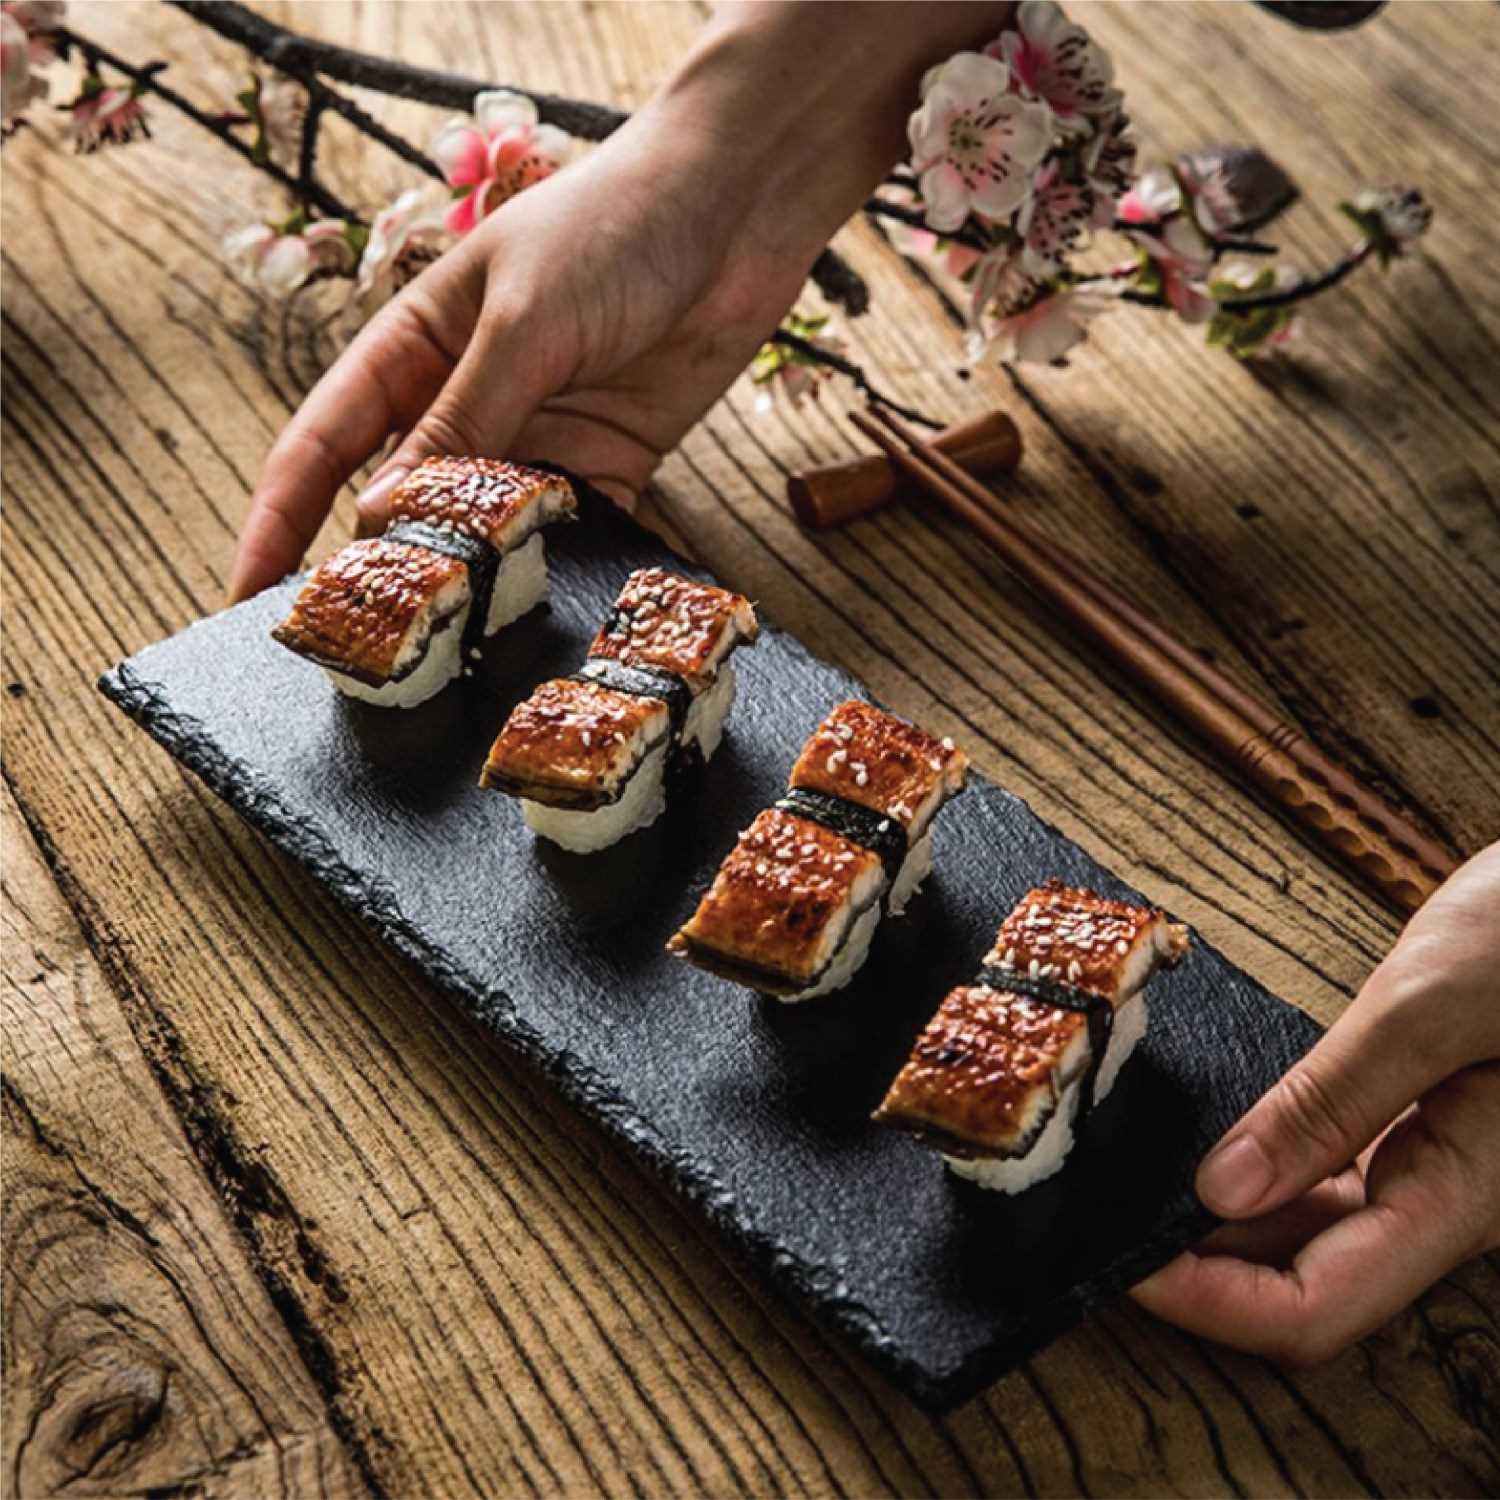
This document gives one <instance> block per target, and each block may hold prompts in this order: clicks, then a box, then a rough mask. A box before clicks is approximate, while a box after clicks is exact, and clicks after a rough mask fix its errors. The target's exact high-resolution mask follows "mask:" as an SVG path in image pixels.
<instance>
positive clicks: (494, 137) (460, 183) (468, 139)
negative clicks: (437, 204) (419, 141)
mask: <svg viewBox="0 0 1500 1500" xmlns="http://www.w3.org/2000/svg"><path fill="white" fill-rule="evenodd" d="M572 144H573V142H572V138H571V137H570V136H569V135H568V134H567V133H566V132H565V131H561V130H559V129H557V127H556V126H554V125H543V124H541V123H539V121H538V116H537V107H536V105H535V103H534V102H533V101H532V100H530V99H528V98H527V97H526V96H525V95H524V94H518V93H515V92H514V91H513V90H511V89H489V90H486V91H485V92H484V93H481V94H478V95H476V96H475V99H474V116H473V118H472V119H464V118H463V117H461V116H459V117H456V118H454V119H452V120H450V121H449V122H448V123H447V124H446V125H445V126H443V128H442V129H441V130H440V131H439V132H438V133H437V135H436V137H435V138H434V139H433V142H432V146H431V152H432V157H433V160H434V161H436V162H437V164H438V166H439V167H441V168H442V172H443V176H444V177H445V178H446V179H447V181H448V185H449V187H452V188H460V189H467V191H466V192H465V193H464V195H463V196H462V197H461V198H460V199H459V200H458V201H457V202H456V203H454V204H453V206H452V207H451V208H450V209H449V210H448V216H447V224H448V228H449V229H450V230H452V232H453V233H454V234H467V233H468V232H469V231H470V230H471V229H472V228H473V227H474V226H475V225H476V224H477V223H478V222H479V221H480V220H481V219H482V218H484V216H485V215H486V214H488V213H491V212H493V211H494V210H495V209H497V208H499V206H500V205H501V204H502V203H504V202H505V201H506V200H507V199H510V198H514V197H515V195H516V194H517V193H519V192H521V191H523V190H524V189H525V188H529V187H531V186H532V185H533V184H535V183H538V182H541V181H542V180H543V178H546V177H550V176H551V175H552V174H553V173H554V172H555V171H557V169H558V168H559V167H561V166H562V165H563V164H564V163H565V162H566V161H567V160H568V156H569V154H570V152H571V150H572Z"/></svg>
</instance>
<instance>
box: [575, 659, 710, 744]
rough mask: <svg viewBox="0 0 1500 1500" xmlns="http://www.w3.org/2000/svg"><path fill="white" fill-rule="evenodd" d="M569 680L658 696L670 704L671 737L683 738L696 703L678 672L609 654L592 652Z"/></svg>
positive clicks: (645, 695)
mask: <svg viewBox="0 0 1500 1500" xmlns="http://www.w3.org/2000/svg"><path fill="white" fill-rule="evenodd" d="M570 681H573V682H594V683H598V685H599V686H600V687H607V688H611V689H613V690H614V691H615V692H617V693H628V694H630V696H631V697H632V698H658V699H660V700H661V701H662V702H663V703H665V704H666V705H667V713H668V714H669V715H670V717H671V724H672V738H673V739H674V740H677V739H681V737H682V726H683V724H684V723H686V722H687V715H688V709H690V708H691V707H692V706H693V690H692V688H690V687H689V686H688V685H687V683H686V682H684V681H683V679H682V678H681V677H679V676H678V675H677V674H676V673H675V672H669V671H667V670H666V669H665V668H664V667H646V666H627V665H626V664H625V663H624V662H622V661H616V660H614V658H613V657H609V656H593V657H590V658H589V660H588V661H586V662H585V663H584V664H583V669H582V671H578V672H574V673H573V674H572V677H571V678H570Z"/></svg>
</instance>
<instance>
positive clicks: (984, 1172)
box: [943, 994, 1147, 1194]
mask: <svg viewBox="0 0 1500 1500" xmlns="http://www.w3.org/2000/svg"><path fill="white" fill-rule="evenodd" d="M1146 1021H1147V1016H1146V997H1145V996H1144V995H1142V994H1137V995H1135V996H1133V997H1132V998H1131V999H1129V1000H1127V1001H1126V1002H1125V1004H1124V1005H1122V1006H1121V1007H1120V1008H1119V1009H1118V1010H1117V1011H1116V1012H1115V1022H1114V1027H1113V1029H1112V1030H1111V1031H1110V1036H1109V1046H1108V1048H1107V1049H1106V1050H1105V1053H1104V1062H1103V1063H1102V1064H1101V1066H1100V1068H1099V1077H1098V1078H1097V1079H1096V1080H1095V1083H1094V1102H1095V1103H1096V1104H1098V1103H1101V1102H1102V1101H1103V1100H1104V1098H1105V1096H1106V1095H1107V1094H1108V1093H1109V1091H1110V1090H1111V1089H1112V1088H1113V1087H1114V1086H1115V1080H1116V1079H1117V1078H1119V1076H1120V1069H1121V1068H1123V1067H1124V1066H1125V1063H1126V1061H1127V1060H1128V1059H1129V1057H1130V1054H1131V1053H1132V1052H1134V1051H1135V1049H1136V1047H1137V1046H1138V1045H1139V1043H1140V1040H1141V1038H1142V1037H1143V1036H1145V1034H1146ZM1084 1071H1085V1069H1083V1068H1080V1069H1078V1070H1077V1071H1076V1072H1075V1073H1074V1075H1073V1080H1072V1082H1071V1083H1069V1084H1067V1085H1065V1087H1064V1088H1063V1093H1062V1098H1061V1099H1059V1100H1058V1101H1057V1106H1056V1108H1055V1109H1054V1110H1053V1111H1052V1117H1051V1118H1050V1119H1049V1120H1048V1121H1047V1123H1046V1125H1044V1126H1043V1127H1042V1133H1041V1134H1040V1135H1039V1136H1038V1137H1037V1138H1036V1140H1035V1141H1033V1142H1032V1144H1031V1149H1030V1150H1029V1151H1028V1152H1027V1153H1026V1154H1025V1156H982V1157H974V1158H965V1157H958V1156H945V1157H944V1158H943V1160H944V1161H945V1162H947V1163H948V1165H949V1166H950V1167H951V1168H952V1169H953V1171H954V1172H955V1173H956V1174H957V1175H958V1176H959V1177H964V1178H967V1179H968V1180H969V1181H970V1182H975V1183H978V1184H979V1186H980V1187H982V1188H988V1189H989V1190H990V1191H991V1192H995V1193H1009V1194H1015V1193H1024V1192H1025V1191H1026V1189H1027V1188H1029V1187H1031V1186H1032V1185H1033V1184H1035V1183H1038V1182H1044V1181H1045V1180H1046V1179H1047V1178H1049V1177H1052V1176H1054V1175H1056V1173H1058V1172H1060V1171H1061V1170H1062V1166H1063V1163H1064V1162H1065V1161H1066V1160H1067V1158H1068V1153H1069V1152H1070V1151H1071V1150H1072V1149H1073V1122H1074V1120H1075V1119H1076V1118H1077V1115H1078V1104H1079V1100H1080V1099H1081V1098H1082V1085H1083V1074H1084Z"/></svg>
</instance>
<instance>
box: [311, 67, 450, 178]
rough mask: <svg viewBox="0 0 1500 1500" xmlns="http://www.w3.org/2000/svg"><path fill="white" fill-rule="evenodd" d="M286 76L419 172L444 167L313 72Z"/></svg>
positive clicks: (431, 173)
mask: <svg viewBox="0 0 1500 1500" xmlns="http://www.w3.org/2000/svg"><path fill="white" fill-rule="evenodd" d="M281 71H283V72H285V71H286V70H285V69H282V70H281ZM288 76H289V77H291V78H295V79H296V80H297V82H298V83H300V84H301V85H302V87H303V88H305V89H306V90H307V97H308V99H309V100H310V101H311V102H312V103H313V104H314V105H315V106H317V107H319V108H321V109H327V110H331V111H332V112H333V113H334V114H336V115H340V116H342V117H343V118H344V119H346V120H347V121H348V122H349V123H350V124H351V125H353V126H354V128H355V129H356V130H358V131H360V132H361V133H362V134H364V135H367V136H369V138H370V139H371V140H372V141H375V142H377V143H378V144H379V145H382V146H384V147H385V148H386V150H387V151H390V152H393V153H394V154H395V155H397V156H399V157H400V158H401V160H402V161H405V162H409V163H410V164H411V165H412V166H414V167H415V168H416V169H417V170H418V171H419V172H425V173H426V174H427V175H428V176H429V177H436V178H438V179H441V178H442V175H443V169H442V168H441V167H440V166H438V164H437V163H436V162H435V161H433V159H432V158H431V157H430V156H428V154H427V153H426V152H425V151H419V150H418V149H417V148H416V147H415V146H413V145H412V143H411V142H410V141H408V140H407V139H406V138H405V137H404V136H399V135H397V134H396V132H395V131H394V130H387V129H386V127H385V126H384V125H382V124H381V123H380V121H379V120H377V119H376V118H375V116H374V115H372V114H370V113H369V112H368V111H367V110H363V109H361V108H360V107H359V105H357V104H356V103H355V102H354V101H353V100H352V99H346V98H345V97H344V95H343V94H341V93H339V92H338V91H337V90H336V89H331V88H329V87H328V85H327V84H326V83H324V82H323V81H322V79H320V78H319V77H318V75H317V74H316V73H314V72H311V71H298V72H295V73H291V74H288ZM310 112H311V111H309V113H310Z"/></svg>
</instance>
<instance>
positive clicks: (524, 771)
mask: <svg viewBox="0 0 1500 1500" xmlns="http://www.w3.org/2000/svg"><path fill="white" fill-rule="evenodd" d="M758 628H759V627H758V626H757V624H756V619H755V610H754V609H753V608H752V607H751V604H750V601H749V600H748V599H746V598H744V597H743V596H742V595H740V594H735V593H731V592H730V591H729V590H728V589H721V588H716V587H714V586H713V585H712V584H706V583H695V582H694V581H693V580H692V579H688V578H681V577H679V576H678V575H677V574H675V573H668V572H666V571H664V570H663V569H661V568H644V569H641V570H640V571H639V572H636V573H632V574H631V575H630V577H629V578H628V579H627V580H626V582H625V586H624V587H623V588H622V589H621V591H620V595H619V597H618V598H617V599H616V600H615V605H614V608H613V610H612V611H611V613H610V617H609V619H608V620H607V621H606V622H605V624H604V626H603V627H602V628H601V629H600V631H599V633H598V634H597V635H596V636H595V637H594V641H593V644H592V645H591V646H590V647H589V654H588V659H587V660H586V661H585V662H584V664H583V666H582V668H581V669H580V670H579V671H578V672H577V673H576V674H575V675H574V676H572V677H562V678H555V679H554V680H552V681H550V682H544V683H542V685H541V686H540V687H538V688H537V689H536V690H535V691H534V692H533V693H532V694H531V696H530V697H529V698H527V699H526V700H525V701H524V702H522V703H519V704H517V705H516V707H515V709H514V710H512V712H511V715H510V718H509V719H507V720H506V723H505V727H504V728H503V729H502V730H501V731H500V733H499V735H498V736H497V737H496V739H495V743H494V744H493V745H492V746H491V747H490V753H489V756H488V758H487V759H486V761H485V766H484V771H483V773H482V775H481V776H480V780H479V784H480V785H481V786H485V787H490V788H493V789H494V790H496V791H501V792H505V793H508V794H509V795H510V796H512V797H518V798H520V800H521V809H522V813H523V816H524V817H525V819H526V823H527V826H528V827H530V828H531V829H532V830H533V831H534V832H536V833H539V834H541V835H542V836H543V837H544V838H549V839H551V840H552V841H553V842H554V843H556V844H560V845H561V846H562V847H563V848H565V849H571V850H573V851H574V852H575V853H580V854H588V853H592V852H594V851H595V850H598V849H604V848H607V847H608V846H609V845H610V844H614V843H617V842H618V841H619V840H620V839H622V838H624V837H625V836H626V834H629V833H633V832H635V830H636V829H638V828H644V827H646V826H647V825H648V824H650V823H654V822H655V821H656V819H657V818H659V817H660V816H661V814H662V811H663V810H664V809H665V807H666V773H667V767H668V763H669V761H670V760H671V759H672V758H673V756H674V755H679V754H687V755H694V756H697V757H698V758H700V759H701V760H703V761H708V760H709V759H711V758H712V756H713V753H714V751H715V750H717V749H718V747H719V742H720V740H721V739H722V737H723V733H724V721H725V719H726V718H727V717H728V715H729V710H730V708H731V707H732V706H733V703H734V695H735V680H734V671H733V669H732V668H731V667H730V665H729V663H728V659H727V658H728V656H729V653H730V652H731V651H733V650H734V649H735V648H736V647H737V646H740V645H743V644H745V643H748V642H752V641H754V639H755V637H756V634H757V631H758Z"/></svg>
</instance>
